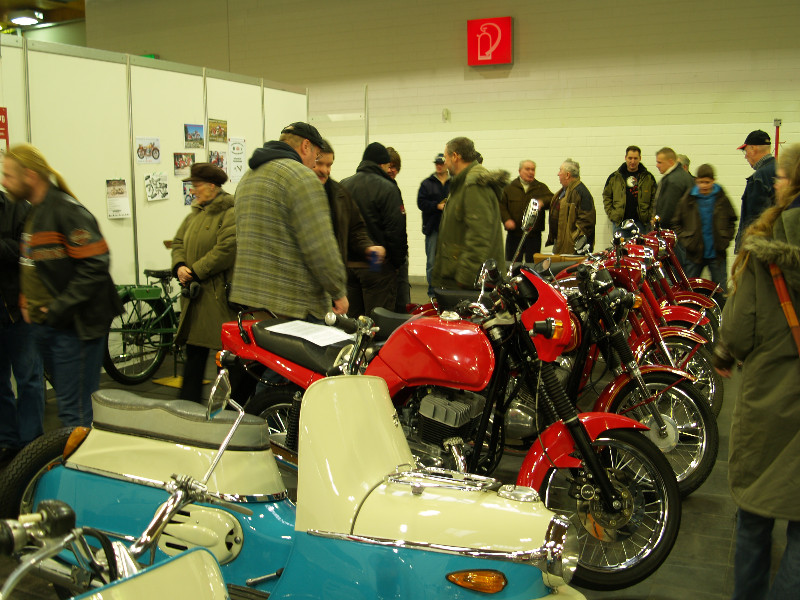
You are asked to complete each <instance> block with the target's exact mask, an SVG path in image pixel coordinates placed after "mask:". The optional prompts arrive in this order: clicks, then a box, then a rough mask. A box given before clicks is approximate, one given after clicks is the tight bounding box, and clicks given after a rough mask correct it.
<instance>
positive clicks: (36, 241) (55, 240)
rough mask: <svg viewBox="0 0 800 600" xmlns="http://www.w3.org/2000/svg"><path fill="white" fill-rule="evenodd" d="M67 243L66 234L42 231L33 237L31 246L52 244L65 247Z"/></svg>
mask: <svg viewBox="0 0 800 600" xmlns="http://www.w3.org/2000/svg"><path fill="white" fill-rule="evenodd" d="M66 243H67V238H66V236H65V235H64V234H62V233H58V232H57V231H40V232H38V233H34V234H33V235H32V236H31V239H30V242H29V245H30V246H48V245H50V244H59V245H64V244H66Z"/></svg>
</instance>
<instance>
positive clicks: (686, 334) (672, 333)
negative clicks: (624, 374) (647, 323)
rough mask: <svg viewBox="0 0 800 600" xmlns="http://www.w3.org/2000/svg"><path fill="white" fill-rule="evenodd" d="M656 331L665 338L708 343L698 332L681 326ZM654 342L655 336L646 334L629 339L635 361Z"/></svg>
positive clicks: (638, 359) (638, 360) (639, 358)
mask: <svg viewBox="0 0 800 600" xmlns="http://www.w3.org/2000/svg"><path fill="white" fill-rule="evenodd" d="M658 331H659V333H660V334H661V337H662V338H664V339H665V340H668V339H669V338H675V337H678V338H682V339H685V340H687V341H690V342H692V343H694V344H707V343H708V340H706V338H704V337H703V336H702V335H700V334H699V333H696V332H694V331H689V330H688V329H684V328H683V327H659V328H658ZM655 344H656V340H655V338H652V337H650V336H649V335H648V334H645V335H643V336H641V337H637V338H635V339H633V340H631V349H632V350H633V356H634V357H635V358H636V362H640V361H641V358H642V356H644V355H645V353H647V351H648V350H650V348H652V347H653V346H654V345H655Z"/></svg>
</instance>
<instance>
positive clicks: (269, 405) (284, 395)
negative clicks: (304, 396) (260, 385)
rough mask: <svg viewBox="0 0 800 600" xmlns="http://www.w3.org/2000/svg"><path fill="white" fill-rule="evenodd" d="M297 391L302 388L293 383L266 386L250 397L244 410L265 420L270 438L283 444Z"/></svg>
mask: <svg viewBox="0 0 800 600" xmlns="http://www.w3.org/2000/svg"><path fill="white" fill-rule="evenodd" d="M297 392H303V390H302V389H301V388H300V386H297V385H294V384H288V385H277V386H269V387H266V388H264V389H262V390H259V391H258V392H256V393H255V394H253V396H251V397H250V400H248V401H247V404H246V405H245V407H244V411H245V412H246V413H247V414H248V415H255V416H257V417H261V418H262V419H264V420H266V422H267V426H268V427H269V437H270V439H271V440H272V441H274V442H276V443H278V444H281V445H284V442H285V440H286V433H287V432H288V430H289V414H290V412H291V409H292V400H293V399H294V395H295V393H297Z"/></svg>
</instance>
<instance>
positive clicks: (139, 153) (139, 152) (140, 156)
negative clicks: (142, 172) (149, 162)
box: [136, 147, 144, 159]
mask: <svg viewBox="0 0 800 600" xmlns="http://www.w3.org/2000/svg"><path fill="white" fill-rule="evenodd" d="M136 156H138V157H139V158H140V159H141V158H144V148H141V147H140V148H139V149H138V150H137V151H136Z"/></svg>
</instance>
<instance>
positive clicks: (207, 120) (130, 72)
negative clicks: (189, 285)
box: [0, 35, 307, 283]
mask: <svg viewBox="0 0 800 600" xmlns="http://www.w3.org/2000/svg"><path fill="white" fill-rule="evenodd" d="M0 107H4V108H6V111H7V114H8V119H7V131H8V137H9V142H10V144H12V145H13V144H16V143H20V142H25V141H29V142H30V143H32V144H33V145H35V146H37V147H38V148H40V149H41V150H42V152H43V154H44V156H45V157H46V158H47V160H48V161H49V162H50V164H51V165H52V167H53V168H54V169H56V170H58V171H60V172H61V173H62V174H63V175H64V178H65V180H66V181H67V183H68V184H69V186H70V187H71V188H72V190H73V192H75V194H76V195H77V196H78V199H79V200H80V201H81V202H82V203H83V204H84V205H86V207H87V208H88V209H89V210H90V211H91V212H92V213H93V214H94V215H95V217H96V218H97V220H98V222H99V224H100V228H101V230H102V231H103V234H104V235H105V237H106V239H107V241H108V244H109V247H110V248H111V255H112V275H113V277H114V280H115V281H116V282H117V283H131V282H134V281H136V282H138V281H143V273H142V271H143V269H164V268H168V267H169V266H170V264H171V263H170V253H169V250H168V249H167V248H166V247H165V245H164V240H170V239H172V236H173V235H174V234H175V231H176V230H177V229H178V226H179V225H180V223H181V221H182V220H183V218H184V217H185V216H186V214H187V212H188V210H189V207H188V205H187V204H186V203H187V202H190V200H191V198H190V197H189V196H188V195H187V193H188V190H185V189H184V184H183V182H182V181H181V180H182V179H183V178H184V177H186V176H188V172H189V168H190V165H191V163H192V162H205V161H209V162H215V163H217V164H219V165H220V166H222V167H223V168H224V169H225V170H226V171H227V172H228V175H229V177H230V181H229V182H228V183H226V184H225V186H224V188H225V190H226V191H228V192H230V193H233V192H234V191H235V189H236V183H237V182H238V180H239V179H240V178H241V176H242V174H243V173H244V172H245V171H246V170H247V159H248V158H249V157H250V155H251V154H252V153H253V150H255V149H256V148H257V147H259V146H261V145H262V144H263V143H264V141H265V140H269V139H277V137H278V135H279V133H280V130H281V128H282V127H283V126H285V125H286V124H288V123H291V122H293V121H300V120H306V115H307V102H306V93H305V90H301V89H291V88H289V87H286V86H279V85H277V84H274V83H273V82H265V81H264V80H263V79H257V78H254V77H245V76H238V75H234V74H231V73H226V72H223V71H212V70H209V69H204V68H200V67H191V66H187V65H181V64H177V63H169V62H162V61H158V60H154V59H150V58H143V57H135V56H130V55H127V54H118V53H114V52H105V51H98V50H91V49H86V48H79V47H74V46H67V45H63V44H53V43H47V42H39V41H28V42H27V43H26V40H25V39H24V38H17V37H12V36H6V35H0ZM0 143H3V142H2V141H0ZM3 149H5V147H4V146H3Z"/></svg>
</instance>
